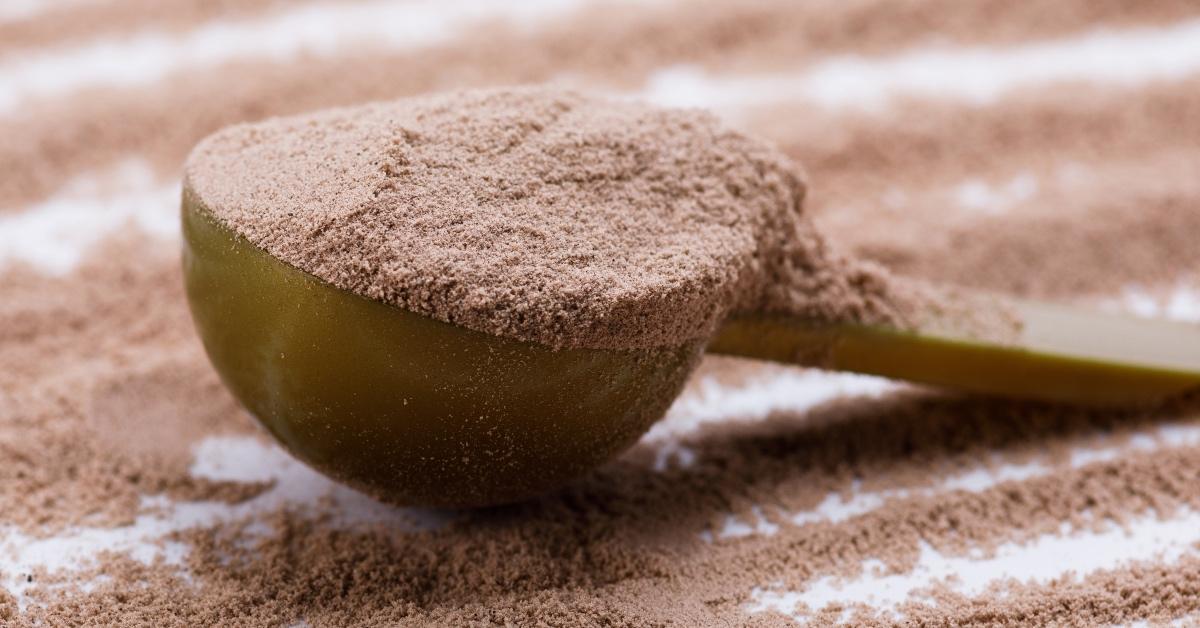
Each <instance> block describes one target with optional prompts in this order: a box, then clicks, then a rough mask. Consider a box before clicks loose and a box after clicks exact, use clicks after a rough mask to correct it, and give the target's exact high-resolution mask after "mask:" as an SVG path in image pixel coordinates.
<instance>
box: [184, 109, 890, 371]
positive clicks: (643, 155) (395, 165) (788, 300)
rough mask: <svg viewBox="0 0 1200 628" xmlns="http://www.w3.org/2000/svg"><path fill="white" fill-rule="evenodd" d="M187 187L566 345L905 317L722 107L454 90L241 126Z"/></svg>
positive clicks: (516, 334)
mask: <svg viewBox="0 0 1200 628" xmlns="http://www.w3.org/2000/svg"><path fill="white" fill-rule="evenodd" d="M185 172H186V184H185V185H187V186H188V187H189V188H190V190H191V191H192V192H194V193H195V194H196V196H197V197H198V198H199V199H200V201H201V203H203V204H204V206H206V207H207V208H208V209H209V210H210V211H212V213H213V214H214V215H215V216H216V217H217V219H218V220H220V221H221V222H223V223H224V224H225V225H227V226H229V227H231V228H232V229H233V230H234V231H235V232H236V233H238V234H240V235H243V236H245V237H246V238H248V239H249V240H250V242H252V243H253V244H255V245H258V246H259V247H261V248H263V249H265V250H266V251H267V252H269V253H271V254H272V255H274V256H275V257H277V258H279V259H281V260H283V261H284V262H287V263H289V264H292V265H293V266H295V267H297V268H300V269H301V270H304V271H307V272H309V273H311V274H313V275H315V276H317V277H319V278H321V279H324V280H326V281H328V282H330V283H332V284H333V285H335V286H338V287H342V288H346V289H348V290H351V291H354V292H356V293H358V294H362V295H365V296H367V297H370V298H374V299H378V300H381V301H383V302H385V303H391V304H394V305H398V306H400V307H403V308H405V309H407V310H410V311H413V312H417V313H420V314H425V315H428V316H432V317H434V318H436V319H438V320H441V321H445V322H448V323H454V324H458V325H462V326H464V327H467V328H470V329H474V330H477V331H483V332H486V333H491V334H495V335H499V336H506V337H511V338H516V339H519V340H527V341H533V342H540V343H543V344H546V345H549V346H552V347H588V348H637V347H657V346H678V345H681V344H684V343H686V342H687V341H690V340H693V339H697V338H705V337H707V336H708V335H709V334H711V333H712V332H713V330H714V329H715V327H716V326H717V324H719V322H720V321H721V320H722V319H723V318H724V317H725V315H726V314H728V313H729V312H730V311H737V310H744V311H754V312H757V311H767V312H781V313H786V314H792V315H795V316H799V317H805V318H810V319H819V320H821V321H833V322H842V321H850V322H860V323H890V324H900V323H901V322H902V321H903V320H904V316H905V312H903V311H902V310H901V307H902V304H903V301H902V300H901V297H900V295H898V294H896V290H895V289H894V288H893V286H892V284H891V283H889V278H888V277H887V275H886V273H884V272H883V271H882V270H881V269H879V268H877V267H874V266H870V265H862V264H857V263H855V262H852V261H850V260H848V259H846V258H843V257H841V256H839V255H838V254H837V253H836V252H835V251H833V250H832V249H831V247H830V246H829V245H828V244H827V243H826V242H825V241H824V239H823V238H821V236H820V235H818V234H817V233H816V231H815V230H814V229H813V228H812V225H811V223H810V222H809V221H808V219H807V216H806V215H805V214H804V212H803V201H804V193H805V187H804V183H803V180H802V179H801V178H800V177H799V175H798V174H797V172H798V169H797V168H796V167H795V165H794V164H792V163H791V162H790V161H788V160H787V159H785V158H784V157H782V156H781V155H780V154H778V153H777V152H775V151H774V150H772V149H771V148H769V147H767V146H766V145H764V144H762V143H760V142H758V141H756V140H753V139H751V138H749V137H747V136H745V135H743V134H741V133H738V132H736V131H734V130H732V129H730V128H728V127H727V126H725V125H724V124H722V123H721V122H720V121H718V120H717V118H715V117H714V116H712V115H711V114H708V113H704V112H701V111H686V110H670V109H657V108H651V107H647V106H644V105H639V104H628V103H619V102H612V101H609V100H605V99H599V98H589V97H585V96H582V95H579V94H575V93H571V92H560V91H554V90H544V89H496V90H484V91H472V92H463V93H454V94H447V95H439V96H432V97H424V98H416V99H408V100H400V101H395V102H390V103H383V104H375V105H368V106H364V107H358V108H351V109H339V110H333V111H330V112H324V113H318V114H313V115H307V116H301V117H294V118H285V119H276V120H269V121H267V122H263V123H258V124H251V125H242V126H235V127H233V128H231V129H229V130H226V131H222V132H220V133H217V134H216V135H214V136H212V137H210V138H209V139H207V140H205V141H204V142H202V143H201V144H200V145H199V146H198V147H197V148H196V150H195V151H194V152H193V153H192V155H191V157H190V158H189V159H188V162H187V165H186V167H185Z"/></svg>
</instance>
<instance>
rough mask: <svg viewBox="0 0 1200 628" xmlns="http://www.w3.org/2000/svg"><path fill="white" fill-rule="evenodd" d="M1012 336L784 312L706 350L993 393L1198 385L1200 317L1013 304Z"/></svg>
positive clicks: (1150, 392)
mask: <svg viewBox="0 0 1200 628" xmlns="http://www.w3.org/2000/svg"><path fill="white" fill-rule="evenodd" d="M1012 306H1013V308H1014V310H1015V311H1016V313H1017V315H1018V316H1019V318H1020V319H1021V320H1022V322H1023V325H1022V329H1021V331H1020V332H1019V334H1018V337H1017V338H1015V339H1007V340H1004V341H990V340H980V339H974V338H970V337H968V336H967V335H965V334H964V335H961V336H960V335H957V334H954V333H953V332H945V331H916V332H909V331H898V330H895V329H889V328H883V327H868V326H853V325H839V326H830V325H823V326H822V325H813V324H812V323H809V322H807V321H803V320H797V319H794V318H788V317H785V316H771V315H749V316H739V317H736V318H733V319H731V320H729V321H727V322H726V324H725V325H724V326H723V327H722V328H721V329H720V330H719V332H718V333H717V335H716V336H715V337H714V339H713V341H712V342H711V343H710V344H709V346H708V351H709V352H710V353H720V354H727V355H737V356H743V357H751V358H759V359H764V360H772V361H776V362H786V363H794V364H802V365H807V366H818V367H821V368H827V369H831V370H839V371H852V372H855V373H865V374H870V375H881V376H884V377H889V378H894V379H899V380H905V381H909V382H914V383H919V384H928V385H933V386H938V387H944V388H949V389H955V390H960V391H966V392H974V393H982V394H989V395H998V396H1008V397H1022V398H1029V399H1040V400H1047V401H1059V402H1070V403H1080V404H1089V405H1129V404H1140V403H1148V402H1154V401H1157V400H1161V399H1164V398H1167V397H1171V396H1175V395H1179V394H1181V393H1184V392H1187V391H1189V390H1192V389H1196V390H1200V325H1191V324H1185V323H1177V322H1169V321H1163V320H1155V319H1143V318H1134V317H1129V316H1119V315H1112V314H1104V313H1097V312H1090V311H1087V310H1082V309H1076V308H1070V307H1064V306H1058V305H1049V304H1045V303H1034V302H1027V301H1020V302H1013V303H1012Z"/></svg>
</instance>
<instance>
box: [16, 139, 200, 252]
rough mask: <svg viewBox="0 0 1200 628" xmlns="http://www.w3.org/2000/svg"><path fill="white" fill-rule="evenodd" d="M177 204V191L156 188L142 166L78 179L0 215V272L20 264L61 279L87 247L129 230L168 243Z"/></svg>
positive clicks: (131, 164) (129, 165) (122, 166)
mask: <svg viewBox="0 0 1200 628" xmlns="http://www.w3.org/2000/svg"><path fill="white" fill-rule="evenodd" d="M178 203H179V185H178V184H168V185H163V184H160V183H158V182H157V181H156V180H155V177H154V175H153V173H152V172H151V171H150V168H149V167H148V166H147V165H146V164H144V163H142V162H138V161H128V162H125V163H123V164H120V165H118V166H117V167H116V168H115V169H113V170H111V171H107V172H101V173H95V174H92V175H88V176H84V177H80V178H78V179H77V180H75V181H73V182H72V183H70V184H68V185H67V186H66V187H65V188H64V189H63V190H62V191H61V192H60V193H59V194H57V195H56V196H54V197H52V198H50V199H49V200H47V201H45V202H43V203H40V204H38V205H36V206H34V207H30V208H28V209H26V210H25V211H23V212H19V213H14V214H9V215H0V266H3V265H4V264H7V263H12V262H15V261H22V262H26V263H29V264H32V265H34V266H36V267H38V268H41V269H42V270H44V271H46V272H49V273H52V274H58V275H61V274H65V273H67V272H69V271H71V270H72V269H73V268H74V267H75V266H76V265H77V264H78V263H79V261H80V260H81V259H82V257H83V256H84V254H85V253H86V252H87V251H88V250H89V249H90V248H91V247H92V246H94V245H95V244H96V243H98V242H100V241H102V240H103V239H104V238H105V237H106V236H108V235H109V234H112V233H115V232H117V231H118V230H120V229H124V228H126V227H128V226H130V225H131V224H132V225H134V226H137V227H140V228H141V229H142V230H144V231H145V232H146V233H147V234H149V235H152V236H158V237H174V236H176V235H177V234H178V232H179V226H178V225H179V219H178V212H177V209H176V208H177V207H178Z"/></svg>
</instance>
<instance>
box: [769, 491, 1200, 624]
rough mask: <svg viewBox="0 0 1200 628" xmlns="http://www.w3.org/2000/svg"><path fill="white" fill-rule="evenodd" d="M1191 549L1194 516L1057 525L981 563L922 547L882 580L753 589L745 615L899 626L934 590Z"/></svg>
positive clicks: (1199, 532) (971, 591) (980, 587)
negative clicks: (852, 618)
mask: <svg viewBox="0 0 1200 628" xmlns="http://www.w3.org/2000/svg"><path fill="white" fill-rule="evenodd" d="M1198 541H1200V512H1196V511H1194V510H1185V511H1183V512H1181V513H1179V514H1177V515H1176V516H1174V517H1171V518H1168V519H1165V520H1163V519H1160V518H1158V517H1154V516H1149V517H1141V518H1138V519H1136V520H1134V521H1131V522H1128V523H1127V524H1126V525H1125V526H1120V527H1118V526H1110V527H1109V528H1108V529H1105V530H1103V531H1099V532H1096V531H1086V532H1082V531H1077V530H1071V529H1070V528H1069V527H1067V526H1065V525H1064V528H1063V530H1062V533H1061V534H1048V535H1044V536H1041V537H1039V538H1037V539H1035V540H1033V541H1032V542H1030V543H1026V544H1020V545H1018V544H1014V543H1006V544H1004V545H1001V546H1000V547H998V548H997V549H996V550H995V552H994V553H993V554H991V555H989V556H987V557H986V558H981V557H970V556H962V557H959V556H946V555H943V554H941V553H939V552H938V551H936V550H935V549H933V548H932V547H930V546H929V545H927V544H921V548H920V556H919V558H918V560H917V564H916V566H915V568H914V569H912V570H911V571H910V572H908V573H904V574H892V573H887V572H886V570H885V569H883V566H882V565H881V564H879V563H876V562H868V563H867V564H864V569H863V572H864V576H863V577H861V578H858V579H856V580H851V581H845V580H841V579H837V578H828V577H827V578H821V579H819V580H817V581H815V582H813V583H812V584H811V586H809V587H808V588H807V589H805V590H804V591H803V592H793V591H784V590H779V589H775V588H771V587H764V588H759V589H756V590H755V591H754V592H753V593H752V602H751V604H750V605H749V610H750V611H751V612H763V611H766V610H775V611H778V612H782V613H784V614H786V615H790V616H792V617H793V618H794V619H796V620H797V621H802V622H803V621H805V620H807V619H808V618H809V617H810V616H811V614H812V613H814V612H820V611H822V610H824V609H826V608H828V607H829V606H830V605H837V606H842V607H854V606H856V605H866V606H869V607H871V608H872V610H873V611H875V612H877V613H879V614H880V615H881V616H882V617H884V618H887V619H903V616H900V615H897V613H896V609H897V607H898V606H899V605H900V604H902V603H904V602H908V601H913V600H915V599H920V595H921V592H922V590H925V589H928V588H929V587H932V586H934V585H939V584H941V585H944V586H947V587H949V588H950V589H952V590H954V591H955V592H958V593H961V594H965V595H979V594H981V593H983V592H984V591H986V590H987V589H988V587H989V586H991V585H992V584H993V583H994V582H995V581H996V576H997V574H1004V577H1006V578H1013V579H1016V580H1020V581H1027V580H1034V581H1042V582H1046V581H1050V580H1053V579H1057V578H1061V577H1063V576H1064V575H1068V574H1070V573H1071V572H1074V573H1076V574H1077V575H1086V574H1088V573H1090V572H1095V571H1098V570H1102V569H1112V568H1116V567H1120V566H1122V565H1124V564H1127V563H1129V562H1131V561H1136V560H1147V559H1157V560H1159V561H1163V562H1167V563H1170V562H1174V561H1177V560H1179V559H1180V558H1181V557H1183V556H1185V555H1194V554H1195V553H1196V551H1195V549H1194V548H1193V546H1194V544H1195V543H1197V542H1198Z"/></svg>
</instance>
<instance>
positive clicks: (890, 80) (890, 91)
mask: <svg viewBox="0 0 1200 628" xmlns="http://www.w3.org/2000/svg"><path fill="white" fill-rule="evenodd" d="M1197 71H1200V20H1195V21H1189V22H1180V23H1178V24H1175V25H1172V26H1169V27H1165V28H1141V29H1128V30H1122V31H1115V30H1103V31H1096V32H1092V33H1088V34H1084V35H1076V36H1071V37H1064V38H1061V39H1056V40H1051V41H1045V42H1035V43H1029V44H1021V45H1016V46H1010V47H1006V48H983V47H980V48H973V47H972V48H947V47H944V46H941V47H936V48H922V49H915V50H910V51H907V52H902V53H899V54H895V55H889V56H885V57H878V58H868V57H862V56H857V55H846V56H839V57H834V58H830V59H826V60H823V61H819V62H817V63H814V64H813V65H812V66H811V67H808V68H806V69H804V70H802V71H800V72H796V73H780V74H771V75H763V76H745V75H738V76H720V77H718V76H711V75H708V74H706V73H705V72H703V71H702V70H700V69H697V68H693V67H690V66H679V67H675V68H669V69H666V70H663V71H661V72H659V73H658V74H656V75H655V76H653V77H652V78H651V80H650V81H649V82H648V84H647V86H646V89H645V92H646V95H647V96H648V97H649V98H650V99H651V100H653V101H654V102H658V103H661V104H667V105H677V106H705V107H715V108H721V109H725V108H736V107H739V106H745V105H749V104H765V103H770V102H773V101H774V102H789V101H804V100H807V101H812V102H815V103H818V104H821V105H824V106H827V107H830V108H848V107H849V108H859V109H865V110H878V109H880V108H882V107H885V106H886V105H887V104H888V103H889V102H890V101H891V100H893V99H895V98H898V97H903V96H908V97H935V98H939V99H945V100H962V101H967V102H972V103H980V104H982V103H987V102H990V101H993V100H995V99H996V98H997V97H999V96H1001V95H1003V94H1004V93H1005V92H1009V91H1012V90H1015V89H1019V88H1023V87H1032V86H1038V85H1046V84H1050V83H1057V82H1062V81H1070V82H1081V83H1095V84H1109V85H1112V84H1116V85H1137V84H1143V83H1148V82H1151V81H1156V80H1164V79H1178V78H1182V77H1185V76H1189V75H1192V74H1195V73H1196V72H1197Z"/></svg>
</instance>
